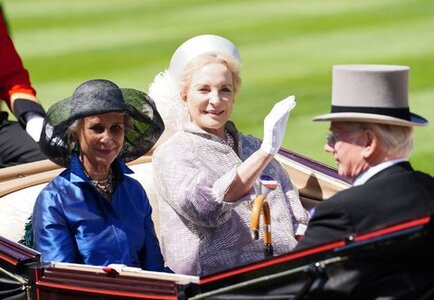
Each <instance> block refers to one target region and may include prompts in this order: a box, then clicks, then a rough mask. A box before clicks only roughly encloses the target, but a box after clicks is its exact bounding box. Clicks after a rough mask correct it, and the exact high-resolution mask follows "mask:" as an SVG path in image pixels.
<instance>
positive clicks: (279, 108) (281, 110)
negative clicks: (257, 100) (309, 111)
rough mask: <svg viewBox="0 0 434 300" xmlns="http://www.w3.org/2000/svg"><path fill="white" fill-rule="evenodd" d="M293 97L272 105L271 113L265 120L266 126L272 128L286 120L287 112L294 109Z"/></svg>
mask: <svg viewBox="0 0 434 300" xmlns="http://www.w3.org/2000/svg"><path fill="white" fill-rule="evenodd" d="M295 105H296V103H295V96H289V97H287V98H285V99H283V100H281V101H279V102H277V103H276V104H274V106H273V108H272V110H271V112H270V113H269V114H268V115H267V116H266V118H265V124H266V126H274V125H275V124H277V123H279V122H282V121H283V122H285V123H286V121H287V120H288V116H289V112H290V111H291V110H292V109H293V108H294V107H295Z"/></svg>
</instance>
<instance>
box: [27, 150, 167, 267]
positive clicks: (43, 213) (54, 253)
mask: <svg viewBox="0 0 434 300" xmlns="http://www.w3.org/2000/svg"><path fill="white" fill-rule="evenodd" d="M112 168H113V172H114V175H115V180H116V183H115V190H114V192H113V195H112V199H111V201H109V200H107V199H105V198H104V197H103V196H102V195H101V194H100V193H99V192H98V191H97V190H96V189H95V188H94V187H93V186H92V185H91V183H90V182H89V179H88V178H87V177H86V175H85V174H84V170H83V166H82V164H81V162H80V160H79V159H78V157H77V155H73V157H72V160H71V166H70V168H69V169H66V170H65V171H63V172H62V173H61V174H60V175H59V176H57V177H56V178H54V179H53V180H52V181H51V182H50V183H49V184H48V185H47V186H46V187H45V188H44V189H43V190H42V191H41V193H40V194H39V196H38V198H37V200H36V203H35V207H34V210H33V217H32V223H33V235H34V248H35V249H36V250H37V251H39V252H41V254H42V260H43V261H57V262H71V263H80V264H87V265H97V266H106V265H108V264H112V263H116V264H125V265H128V266H131V267H139V268H142V269H144V270H151V271H170V270H168V269H165V267H164V261H163V257H162V255H161V252H160V247H159V243H158V239H157V237H156V234H155V230H154V224H153V222H152V219H151V213H152V208H151V206H150V204H149V201H148V197H147V196H146V192H145V191H144V189H143V188H142V185H141V184H140V183H139V182H138V181H136V180H135V179H133V178H131V177H129V176H127V175H125V174H131V173H133V172H132V171H131V169H129V168H128V167H127V166H126V165H125V163H124V162H123V161H122V159H120V158H117V159H116V160H115V161H114V162H113V165H112Z"/></svg>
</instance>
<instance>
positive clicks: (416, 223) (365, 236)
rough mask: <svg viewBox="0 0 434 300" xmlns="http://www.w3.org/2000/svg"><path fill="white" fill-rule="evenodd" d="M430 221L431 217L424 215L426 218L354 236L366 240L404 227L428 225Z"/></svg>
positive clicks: (357, 239) (358, 239) (359, 239)
mask: <svg viewBox="0 0 434 300" xmlns="http://www.w3.org/2000/svg"><path fill="white" fill-rule="evenodd" d="M430 221H431V217H424V218H421V219H417V220H413V221H408V222H405V223H401V224H398V225H395V226H391V227H387V228H384V229H380V230H377V231H374V232H371V233H366V234H362V235H359V236H356V237H355V238H354V240H355V241H365V240H368V239H372V238H374V237H377V236H381V235H385V234H388V233H392V232H395V231H400V230H404V229H407V228H411V227H415V226H419V225H426V224H428V223H429V222H430Z"/></svg>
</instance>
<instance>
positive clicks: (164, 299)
mask: <svg viewBox="0 0 434 300" xmlns="http://www.w3.org/2000/svg"><path fill="white" fill-rule="evenodd" d="M36 285H38V286H41V287H47V288H59V289H62V290H68V291H77V292H89V293H94V294H104V295H109V296H125V297H134V298H141V299H158V300H160V299H161V300H177V299H178V297H176V296H162V295H144V294H138V293H131V292H119V291H113V290H107V291H103V290H98V289H92V288H81V287H74V286H67V285H63V284H57V283H48V282H37V283H36Z"/></svg>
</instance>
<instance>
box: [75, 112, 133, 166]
mask: <svg viewBox="0 0 434 300" xmlns="http://www.w3.org/2000/svg"><path fill="white" fill-rule="evenodd" d="M124 138H125V125H124V115H123V114H122V113H107V114H101V115H96V116H90V117H86V118H84V119H83V121H82V123H81V126H80V127H79V129H78V132H77V139H78V142H79V144H80V151H81V154H82V158H83V165H84V168H85V169H86V171H88V172H89V173H90V172H96V173H98V172H101V171H102V172H105V171H108V170H109V168H110V165H111V164H112V162H113V161H114V160H115V158H116V157H117V156H118V155H119V153H120V152H121V150H122V146H123V144H124Z"/></svg>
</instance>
